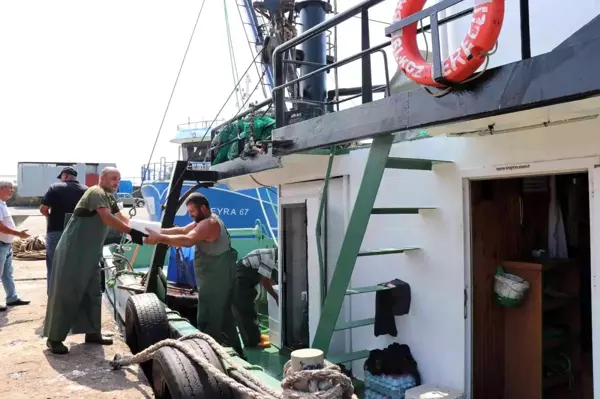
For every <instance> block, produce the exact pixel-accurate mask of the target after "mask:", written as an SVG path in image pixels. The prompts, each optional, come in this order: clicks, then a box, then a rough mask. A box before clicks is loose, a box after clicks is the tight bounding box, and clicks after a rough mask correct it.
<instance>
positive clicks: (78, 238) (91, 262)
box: [44, 168, 146, 354]
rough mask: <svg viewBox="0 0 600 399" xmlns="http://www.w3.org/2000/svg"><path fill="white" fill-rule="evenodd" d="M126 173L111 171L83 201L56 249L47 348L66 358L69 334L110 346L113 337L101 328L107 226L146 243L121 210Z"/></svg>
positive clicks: (134, 239)
mask: <svg viewBox="0 0 600 399" xmlns="http://www.w3.org/2000/svg"><path fill="white" fill-rule="evenodd" d="M120 181H121V175H120V173H119V171H118V170H117V169H115V168H106V169H104V170H103V171H102V173H101V175H100V183H99V185H97V186H93V187H90V188H89V189H87V191H86V192H85V193H84V194H83V197H81V200H79V203H78V204H77V206H76V207H75V210H74V211H73V215H72V216H71V218H70V220H69V222H68V223H67V226H66V227H65V230H64V232H63V234H62V236H61V238H60V241H59V242H58V245H57V246H56V251H55V252H54V257H53V262H52V274H51V276H50V294H49V297H48V307H47V308H46V320H45V322H44V336H45V337H48V340H47V341H46V345H47V346H48V348H50V350H51V351H52V353H55V354H66V353H68V352H69V349H68V348H67V347H66V346H65V345H64V344H63V341H64V340H65V339H66V338H67V335H68V334H69V331H71V332H72V333H73V334H85V342H86V343H93V344H100V345H111V344H112V339H111V338H107V337H104V336H103V335H102V334H101V330H100V321H101V320H100V318H101V309H102V293H101V291H100V268H99V262H100V257H101V256H102V247H103V245H104V239H105V238H106V235H107V233H108V228H109V227H112V228H114V229H116V230H118V231H120V232H121V233H129V235H130V236H131V238H132V241H133V242H134V243H136V244H139V245H142V244H143V237H144V236H146V235H145V234H144V233H142V232H140V231H137V230H135V229H132V228H131V227H130V226H129V225H128V223H129V219H128V218H127V217H126V216H125V215H123V214H122V213H121V212H120V209H119V207H118V205H117V201H116V199H115V197H114V196H113V193H114V192H115V191H116V190H117V188H118V187H119V182H120Z"/></svg>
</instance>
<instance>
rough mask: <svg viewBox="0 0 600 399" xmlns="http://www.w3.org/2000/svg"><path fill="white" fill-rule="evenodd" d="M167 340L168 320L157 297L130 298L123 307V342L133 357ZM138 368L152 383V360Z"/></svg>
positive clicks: (143, 295)
mask: <svg viewBox="0 0 600 399" xmlns="http://www.w3.org/2000/svg"><path fill="white" fill-rule="evenodd" d="M167 338H170V334H169V320H168V318H167V312H166V311H165V307H164V305H163V304H162V302H161V301H160V300H159V299H158V297H157V296H156V295H155V294H151V293H145V294H137V295H132V296H130V297H129V298H128V299H127V305H126V307H125V342H126V343H127V345H128V346H129V349H131V352H132V353H133V354H134V355H135V354H137V353H139V352H141V351H143V350H144V349H146V348H149V347H150V346H152V345H154V344H155V343H157V342H160V341H162V340H164V339H167ZM140 367H141V368H142V370H143V371H144V373H145V374H146V377H147V378H148V380H150V382H152V381H151V379H152V360H149V361H147V362H144V363H142V364H140Z"/></svg>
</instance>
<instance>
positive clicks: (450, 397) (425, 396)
mask: <svg viewBox="0 0 600 399" xmlns="http://www.w3.org/2000/svg"><path fill="white" fill-rule="evenodd" d="M405 398H406V399H465V394H464V393H462V392H460V391H457V390H454V389H450V388H443V387H439V386H437V385H420V386H418V387H414V388H411V389H409V390H408V391H406V395H405Z"/></svg>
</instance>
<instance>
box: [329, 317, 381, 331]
mask: <svg viewBox="0 0 600 399" xmlns="http://www.w3.org/2000/svg"><path fill="white" fill-rule="evenodd" d="M372 324H375V319H374V318H373V319H362V320H353V321H349V322H347V323H339V324H338V325H337V326H335V331H341V330H349V329H351V328H357V327H363V326H369V325H372Z"/></svg>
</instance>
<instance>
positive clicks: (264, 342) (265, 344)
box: [256, 334, 271, 349]
mask: <svg viewBox="0 0 600 399" xmlns="http://www.w3.org/2000/svg"><path fill="white" fill-rule="evenodd" d="M256 347H257V348H261V349H265V348H270V347H271V341H270V340H269V336H268V335H266V334H261V335H260V342H259V343H258V344H257V345H256Z"/></svg>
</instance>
